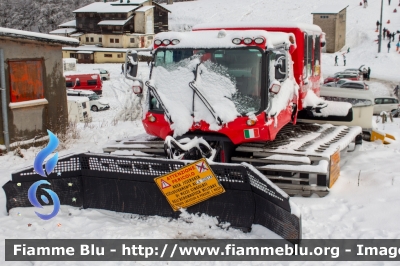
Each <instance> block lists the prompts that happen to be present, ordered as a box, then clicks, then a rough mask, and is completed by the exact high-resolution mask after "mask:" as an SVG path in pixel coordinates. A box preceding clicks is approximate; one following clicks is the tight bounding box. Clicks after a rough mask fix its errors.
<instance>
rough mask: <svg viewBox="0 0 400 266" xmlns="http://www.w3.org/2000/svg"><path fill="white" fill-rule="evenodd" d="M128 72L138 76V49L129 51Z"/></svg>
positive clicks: (126, 67) (126, 64) (127, 56)
mask: <svg viewBox="0 0 400 266" xmlns="http://www.w3.org/2000/svg"><path fill="white" fill-rule="evenodd" d="M125 69H126V72H127V73H128V74H129V75H130V76H132V77H136V76H137V72H138V54H137V52H136V51H128V53H127V55H126V61H125Z"/></svg>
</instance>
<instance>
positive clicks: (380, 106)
mask: <svg viewBox="0 0 400 266" xmlns="http://www.w3.org/2000/svg"><path fill="white" fill-rule="evenodd" d="M399 107H400V105H399V100H398V99H397V98H395V97H377V98H375V105H374V115H379V114H380V113H381V112H383V111H385V112H388V113H389V112H394V111H396V110H397V109H398V108H399Z"/></svg>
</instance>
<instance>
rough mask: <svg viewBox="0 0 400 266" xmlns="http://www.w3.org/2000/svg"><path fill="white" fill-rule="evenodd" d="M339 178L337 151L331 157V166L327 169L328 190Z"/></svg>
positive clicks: (338, 151)
mask: <svg viewBox="0 0 400 266" xmlns="http://www.w3.org/2000/svg"><path fill="white" fill-rule="evenodd" d="M339 176H340V150H337V151H336V152H335V153H334V154H332V156H331V165H330V167H329V188H331V187H332V186H333V184H335V182H336V180H337V179H338V178H339Z"/></svg>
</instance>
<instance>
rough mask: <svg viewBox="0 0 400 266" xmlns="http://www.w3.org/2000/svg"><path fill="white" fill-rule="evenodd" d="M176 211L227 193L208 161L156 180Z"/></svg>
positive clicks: (204, 160) (201, 161) (196, 163)
mask: <svg viewBox="0 0 400 266" xmlns="http://www.w3.org/2000/svg"><path fill="white" fill-rule="evenodd" d="M154 181H155V182H156V184H157V186H158V188H159V189H160V190H161V192H162V193H163V194H164V196H165V197H166V198H167V200H168V202H169V204H170V205H171V207H172V209H174V211H177V210H179V208H187V207H190V206H193V205H195V204H197V203H199V202H202V201H205V200H207V199H209V198H211V197H214V196H217V195H219V194H222V193H224V192H225V189H224V188H223V187H222V186H221V184H220V183H219V181H218V179H217V178H216V176H215V175H214V173H213V171H212V170H211V168H210V166H209V165H208V163H207V161H206V159H200V160H198V161H196V162H194V163H191V164H189V165H187V166H185V167H182V168H181V169H179V170H177V171H174V172H171V173H169V174H166V175H163V176H160V177H157V178H155V179H154Z"/></svg>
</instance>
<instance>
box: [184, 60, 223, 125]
mask: <svg viewBox="0 0 400 266" xmlns="http://www.w3.org/2000/svg"><path fill="white" fill-rule="evenodd" d="M200 64H201V63H199V64H197V66H196V73H195V76H194V80H193V81H191V82H189V87H190V88H191V89H192V90H193V91H194V93H195V94H196V95H197V96H198V97H199V98H200V100H201V101H202V102H203V103H204V105H205V106H206V107H207V109H208V111H210V113H211V114H212V116H213V117H214V118H215V120H216V121H217V124H218V125H219V126H220V125H222V120H221V118H220V117H219V116H218V114H217V113H216V112H215V111H214V108H212V106H211V104H210V103H209V102H208V100H207V98H206V97H205V96H204V95H203V94H202V93H201V92H200V91H199V89H198V88H197V87H196V85H195V83H196V80H197V77H198V75H199V66H200ZM193 109H194V97H193Z"/></svg>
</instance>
